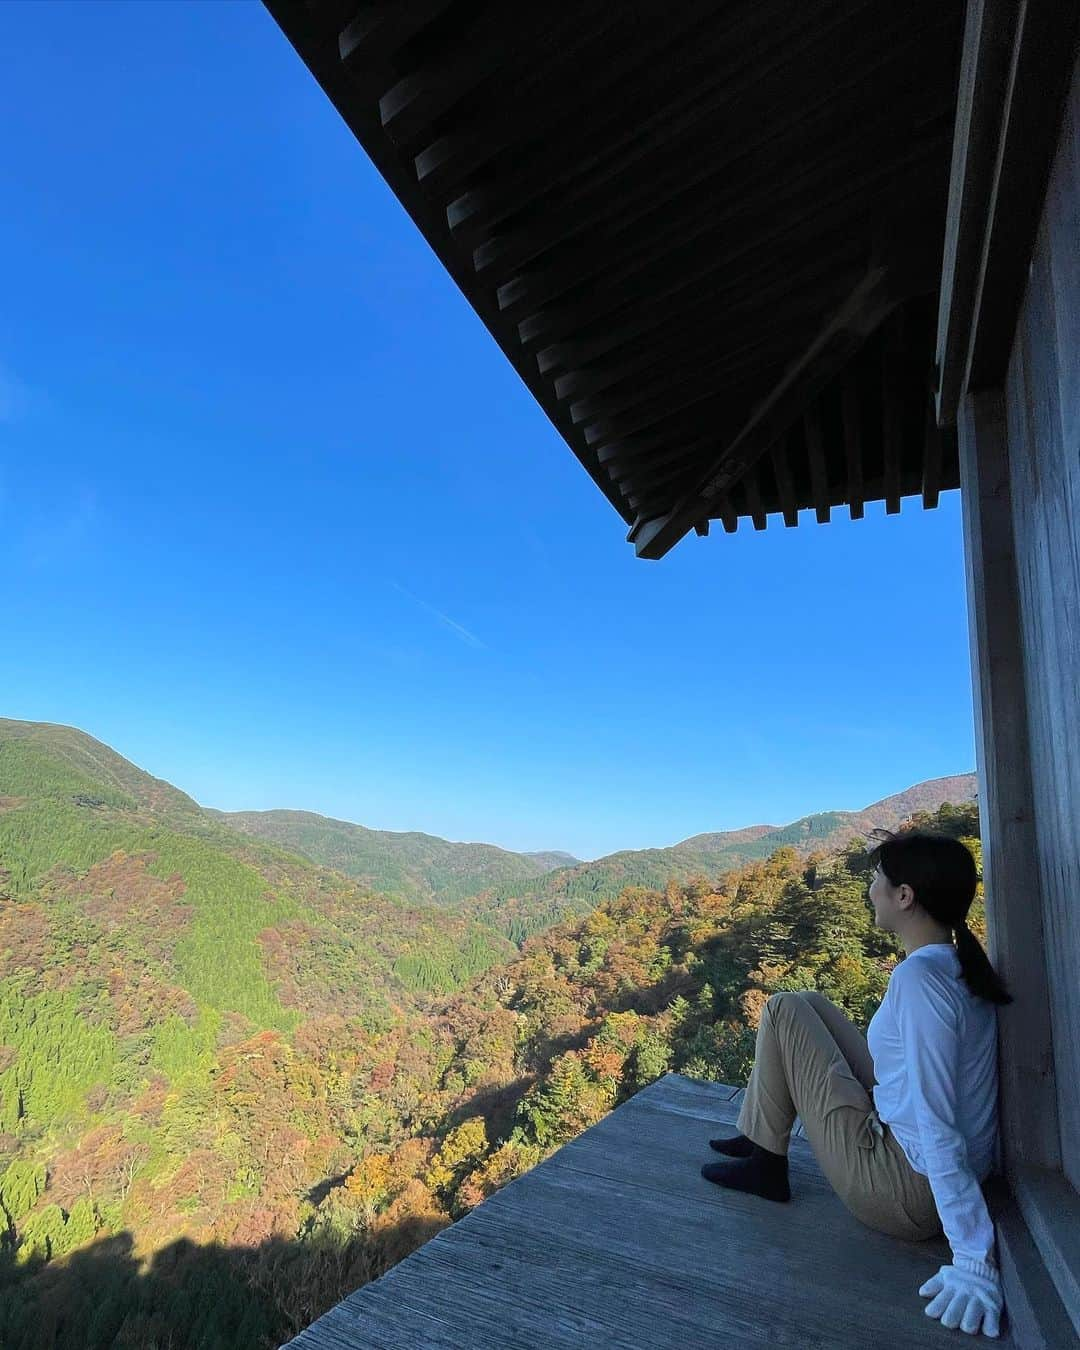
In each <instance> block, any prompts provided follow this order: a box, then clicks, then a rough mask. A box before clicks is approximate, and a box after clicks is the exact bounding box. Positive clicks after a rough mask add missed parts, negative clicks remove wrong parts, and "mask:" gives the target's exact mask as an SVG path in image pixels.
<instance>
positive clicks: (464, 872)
mask: <svg viewBox="0 0 1080 1350" xmlns="http://www.w3.org/2000/svg"><path fill="white" fill-rule="evenodd" d="M207 814H208V815H211V816H213V817H215V818H216V819H217V820H220V821H221V822H222V823H223V824H225V825H228V826H229V827H230V828H231V829H234V830H242V831H243V832H244V833H245V834H250V835H255V836H256V837H257V838H259V839H266V840H269V841H270V843H273V844H277V845H279V846H280V847H281V848H287V849H292V850H293V851H295V852H297V853H302V854H303V855H304V856H305V857H307V858H311V859H312V860H313V861H315V862H318V863H322V864H323V866H324V867H336V868H337V870H338V871H339V872H344V873H345V875H346V876H349V877H353V878H355V879H356V880H357V881H359V882H361V883H362V884H363V885H365V886H368V887H370V888H371V889H372V890H373V891H378V892H379V894H380V895H387V896H390V897H391V898H393V899H395V900H405V901H408V902H409V903H423V904H437V905H445V906H447V907H449V908H454V907H456V906H458V905H460V904H461V903H462V902H463V901H465V900H468V899H470V898H471V897H472V896H474V895H476V894H477V893H478V892H480V891H483V890H488V889H490V888H491V887H500V888H502V887H506V888H508V889H509V890H510V891H513V890H515V889H517V888H520V887H523V886H526V885H527V883H529V882H531V881H535V880H536V879H537V878H539V877H541V876H543V875H544V874H545V873H546V872H550V871H551V870H552V869H553V868H556V867H565V866H567V865H569V864H576V863H577V862H578V859H577V858H575V857H574V856H573V855H572V854H570V853H511V852H510V851H509V850H507V849H503V848H496V847H495V845H494V844H453V843H450V842H449V840H446V839H438V838H436V837H435V836H434V835H431V834H420V833H417V832H416V831H407V832H402V833H396V832H394V831H390V830H369V829H367V828H365V827H364V826H363V825H353V824H350V823H349V821H346V820H333V819H331V818H330V817H329V816H318V815H314V814H313V813H312V812H310V811H214V810H208V811H207Z"/></svg>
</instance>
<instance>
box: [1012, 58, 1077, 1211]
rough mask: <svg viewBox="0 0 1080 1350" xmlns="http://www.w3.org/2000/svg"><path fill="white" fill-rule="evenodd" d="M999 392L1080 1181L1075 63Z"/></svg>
mask: <svg viewBox="0 0 1080 1350" xmlns="http://www.w3.org/2000/svg"><path fill="white" fill-rule="evenodd" d="M1006 406H1007V416H1008V440H1009V472H1010V478H1011V482H1010V488H1011V495H1012V501H1013V514H1014V531H1015V548H1016V562H1017V579H1018V584H1019V600H1020V624H1021V632H1022V639H1023V650H1024V677H1025V685H1026V703H1027V715H1028V724H1029V735H1030V741H1031V793H1032V808H1033V814H1034V819H1035V838H1036V851H1037V867H1038V879H1039V890H1040V892H1041V895H1042V923H1043V929H1044V933H1045V940H1046V986H1047V991H1048V994H1049V999H1050V1013H1051V1021H1052V1042H1053V1060H1054V1068H1055V1076H1056V1080H1057V1108H1058V1117H1059V1123H1060V1130H1061V1157H1062V1165H1063V1167H1064V1170H1065V1174H1066V1176H1068V1178H1069V1180H1070V1181H1071V1182H1072V1185H1073V1186H1074V1187H1075V1188H1076V1189H1077V1190H1080V977H1078V975H1077V972H1078V971H1080V903H1078V897H1080V66H1078V67H1077V71H1076V73H1075V74H1074V78H1073V84H1072V91H1071V95H1070V101H1069V106H1068V109H1067V112H1066V116H1065V121H1064V125H1063V129H1062V135H1061V139H1060V143H1059V147H1058V153H1057V157H1056V160H1055V162H1054V165H1053V169H1052V172H1051V177H1050V184H1049V188H1048V192H1047V196H1046V203H1045V208H1044V214H1043V219H1042V223H1041V226H1040V229H1039V234H1038V238H1037V241H1036V249H1035V256H1034V258H1033V260H1032V266H1031V272H1030V277H1029V280H1028V288H1027V293H1026V295H1025V297H1024V301H1023V305H1022V307H1021V311H1020V320H1019V324H1018V326H1017V331H1016V336H1015V340H1014V344H1013V351H1012V358H1011V361H1010V364H1009V373H1008V381H1007V384H1006Z"/></svg>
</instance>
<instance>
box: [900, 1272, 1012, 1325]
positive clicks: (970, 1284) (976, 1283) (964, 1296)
mask: <svg viewBox="0 0 1080 1350" xmlns="http://www.w3.org/2000/svg"><path fill="white" fill-rule="evenodd" d="M976 1264H977V1265H978V1270H968V1269H961V1268H960V1267H959V1266H942V1267H941V1269H940V1270H939V1271H938V1273H937V1274H936V1275H932V1276H931V1277H930V1279H928V1280H927V1281H926V1283H925V1284H924V1285H923V1286H922V1288H921V1289H920V1290H919V1293H920V1294H921V1295H922V1297H923V1298H930V1300H931V1301H930V1302H929V1303H928V1304H927V1305H926V1307H925V1309H924V1310H923V1311H924V1312H925V1313H926V1315H927V1317H940V1318H941V1325H942V1326H943V1327H949V1328H950V1329H954V1328H956V1327H959V1328H960V1330H961V1331H967V1332H969V1333H970V1334H971V1335H972V1336H977V1335H978V1334H979V1332H980V1331H981V1332H982V1334H983V1335H984V1336H995V1337H996V1336H997V1335H998V1332H999V1330H1000V1321H1001V1308H1002V1297H1001V1276H1000V1275H999V1274H998V1272H997V1270H996V1269H995V1267H994V1266H991V1265H989V1264H988V1263H987V1262H985V1261H980V1262H978V1263H976Z"/></svg>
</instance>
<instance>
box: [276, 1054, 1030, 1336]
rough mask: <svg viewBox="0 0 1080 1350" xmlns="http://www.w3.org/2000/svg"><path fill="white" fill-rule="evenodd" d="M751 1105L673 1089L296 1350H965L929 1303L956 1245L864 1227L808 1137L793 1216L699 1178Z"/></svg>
mask: <svg viewBox="0 0 1080 1350" xmlns="http://www.w3.org/2000/svg"><path fill="white" fill-rule="evenodd" d="M741 1095H742V1093H741V1090H738V1089H735V1088H732V1087H726V1086H723V1085H721V1084H717V1083H701V1082H696V1081H694V1080H693V1079H689V1078H683V1077H682V1076H681V1075H679V1074H668V1075H667V1076H666V1077H664V1078H662V1079H660V1080H658V1081H657V1082H655V1083H653V1084H651V1085H650V1086H649V1087H647V1088H646V1089H644V1091H642V1092H639V1093H638V1094H637V1096H636V1097H634V1098H633V1099H632V1100H631V1101H629V1102H627V1103H626V1104H625V1105H623V1106H621V1107H619V1108H618V1110H616V1111H613V1112H612V1113H611V1114H610V1115H609V1116H607V1117H606V1118H605V1119H604V1120H602V1121H600V1123H599V1124H597V1125H594V1126H593V1127H592V1128H591V1129H589V1130H586V1131H585V1133H584V1134H583V1135H581V1136H580V1137H579V1138H577V1139H575V1140H574V1141H573V1142H572V1143H569V1144H566V1145H564V1147H563V1148H561V1149H560V1150H559V1151H558V1152H557V1153H556V1154H554V1155H553V1156H552V1157H551V1158H549V1159H548V1160H547V1161H546V1162H544V1163H541V1164H540V1166H539V1167H536V1168H534V1169H533V1170H532V1171H531V1172H529V1173H527V1174H526V1175H525V1176H523V1177H520V1178H518V1180H517V1181H514V1182H512V1183H511V1184H510V1185H509V1186H506V1187H504V1188H503V1189H502V1190H501V1191H499V1192H498V1193H497V1194H496V1195H494V1196H492V1197H491V1198H490V1199H489V1200H486V1201H485V1202H484V1203H483V1204H482V1205H480V1206H478V1207H477V1208H476V1209H474V1210H473V1211H472V1212H471V1213H470V1214H468V1215H467V1216H466V1217H465V1218H463V1219H461V1220H459V1221H458V1222H457V1223H455V1224H454V1225H453V1226H452V1227H450V1228H448V1229H446V1230H445V1231H444V1232H442V1233H440V1234H439V1235H438V1236H437V1237H435V1238H433V1239H432V1240H431V1241H430V1242H428V1243H426V1244H425V1245H424V1246H423V1247H421V1248H420V1249H419V1250H418V1251H416V1252H414V1253H413V1254H412V1255H411V1256H409V1257H407V1258H406V1259H405V1260H404V1261H402V1262H400V1263H399V1264H398V1265H397V1266H395V1267H394V1268H393V1269H392V1270H391V1271H389V1272H388V1273H387V1274H386V1275H384V1276H383V1277H382V1278H381V1279H379V1280H375V1281H374V1282H372V1283H371V1284H368V1285H365V1286H363V1287H362V1288H361V1289H358V1290H357V1291H356V1292H355V1293H354V1294H351V1295H350V1296H349V1297H348V1298H346V1299H345V1300H344V1301H343V1302H341V1303H339V1304H338V1305H337V1306H336V1307H334V1308H332V1309H331V1310H330V1311H329V1312H328V1313H326V1314H325V1315H324V1316H323V1317H321V1318H319V1320H318V1321H317V1322H314V1323H313V1324H312V1325H311V1326H310V1327H308V1328H307V1330H305V1331H303V1332H302V1333H301V1334H300V1335H299V1336H297V1337H296V1338H295V1339H293V1340H291V1341H289V1342H288V1347H289V1350H360V1347H364V1350H367V1348H368V1347H373V1348H374V1347H379V1348H380V1350H450V1348H451V1347H453V1348H454V1350H496V1348H497V1350H525V1348H526V1347H528V1348H529V1350H532V1347H536V1348H537V1350H539V1348H540V1347H545V1350H546V1348H547V1347H555V1346H573V1347H578V1348H580V1347H583V1346H589V1347H592V1346H621V1347H633V1348H634V1350H638V1348H639V1347H641V1348H644V1347H649V1348H650V1350H660V1348H661V1347H673V1348H676V1347H677V1350H696V1348H697V1347H706V1346H716V1347H723V1350H737V1347H741V1346H747V1347H756V1348H758V1350H760V1347H762V1346H789V1347H792V1350H845V1347H858V1348H859V1350H865V1347H866V1346H868V1345H871V1346H880V1347H888V1348H889V1350H908V1347H911V1348H912V1350H915V1347H919V1348H920V1350H921V1348H922V1347H937V1348H938V1350H941V1347H943V1346H945V1345H946V1344H948V1343H949V1342H950V1340H951V1341H952V1342H955V1341H956V1340H957V1338H962V1339H963V1340H964V1341H965V1343H967V1341H968V1340H969V1338H968V1337H966V1336H963V1333H961V1332H959V1331H954V1332H949V1331H947V1330H946V1329H944V1328H943V1327H942V1326H941V1325H940V1323H938V1322H936V1321H934V1320H933V1319H931V1318H928V1317H926V1316H925V1314H924V1311H923V1309H924V1307H925V1304H926V1300H924V1299H921V1298H920V1297H919V1296H918V1293H917V1291H918V1288H919V1285H920V1284H922V1282H923V1281H924V1280H926V1279H928V1278H929V1276H931V1275H932V1274H933V1273H934V1272H935V1271H936V1270H937V1268H938V1266H939V1265H941V1264H943V1263H944V1262H947V1261H948V1260H949V1259H950V1256H949V1249H948V1246H947V1244H946V1243H945V1240H944V1238H938V1239H936V1240H934V1241H932V1242H925V1243H907V1242H901V1241H898V1240H896V1239H895V1238H889V1237H885V1236H884V1235H883V1234H880V1233H876V1232H873V1231H872V1230H871V1229H869V1228H866V1227H864V1226H863V1225H862V1224H860V1223H859V1222H858V1221H857V1220H856V1219H854V1218H852V1217H851V1216H850V1215H849V1214H848V1212H847V1211H846V1210H845V1209H844V1207H843V1205H841V1203H840V1201H839V1200H838V1199H837V1198H836V1196H835V1195H834V1194H833V1192H832V1190H831V1189H830V1187H829V1185H828V1183H827V1182H826V1181H825V1178H824V1177H823V1175H822V1173H821V1171H820V1169H819V1168H818V1165H817V1163H816V1161H815V1159H814V1155H813V1153H812V1152H811V1150H810V1146H809V1145H808V1144H807V1143H806V1141H805V1138H803V1137H802V1136H801V1129H797V1135H793V1137H792V1141H791V1150H790V1174H791V1190H792V1199H791V1202H790V1203H789V1204H785V1205H780V1204H775V1203H772V1202H770V1201H767V1200H762V1199H760V1198H758V1197H757V1196H750V1195H742V1194H739V1193H738V1192H735V1191H725V1190H723V1189H722V1188H721V1187H718V1186H714V1185H712V1184H710V1183H709V1182H707V1181H705V1180H704V1178H702V1176H701V1175H700V1172H699V1168H700V1166H701V1164H702V1163H703V1162H710V1161H716V1159H717V1156H718V1155H717V1154H715V1153H713V1152H712V1150H711V1149H710V1148H709V1146H708V1142H707V1141H708V1139H709V1138H710V1136H711V1135H713V1134H714V1133H715V1132H716V1130H717V1127H719V1129H720V1133H733V1132H734V1126H735V1121H736V1118H737V1116H738V1111H739V1099H740V1098H741ZM970 1339H971V1340H972V1343H973V1344H974V1343H975V1342H974V1338H970ZM979 1343H981V1344H990V1342H979ZM993 1344H995V1345H997V1346H1001V1347H1003V1348H1004V1347H1015V1344H1016V1343H1015V1342H1014V1341H1013V1340H1012V1339H1011V1337H1009V1336H1004V1335H1003V1336H1002V1337H1001V1339H999V1340H998V1341H996V1342H993Z"/></svg>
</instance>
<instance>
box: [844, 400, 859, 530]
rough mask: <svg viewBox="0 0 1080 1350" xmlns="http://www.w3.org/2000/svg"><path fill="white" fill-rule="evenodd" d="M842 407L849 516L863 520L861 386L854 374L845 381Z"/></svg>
mask: <svg viewBox="0 0 1080 1350" xmlns="http://www.w3.org/2000/svg"><path fill="white" fill-rule="evenodd" d="M841 405H842V411H843V418H844V458H845V461H846V464H847V489H848V515H849V517H850V518H851V519H852V520H862V516H863V472H862V411H861V409H860V408H859V386H858V384H857V383H856V382H855V377H854V374H853V373H849V374H848V378H847V379H846V380H845V381H844V388H843V391H842V393H841Z"/></svg>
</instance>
